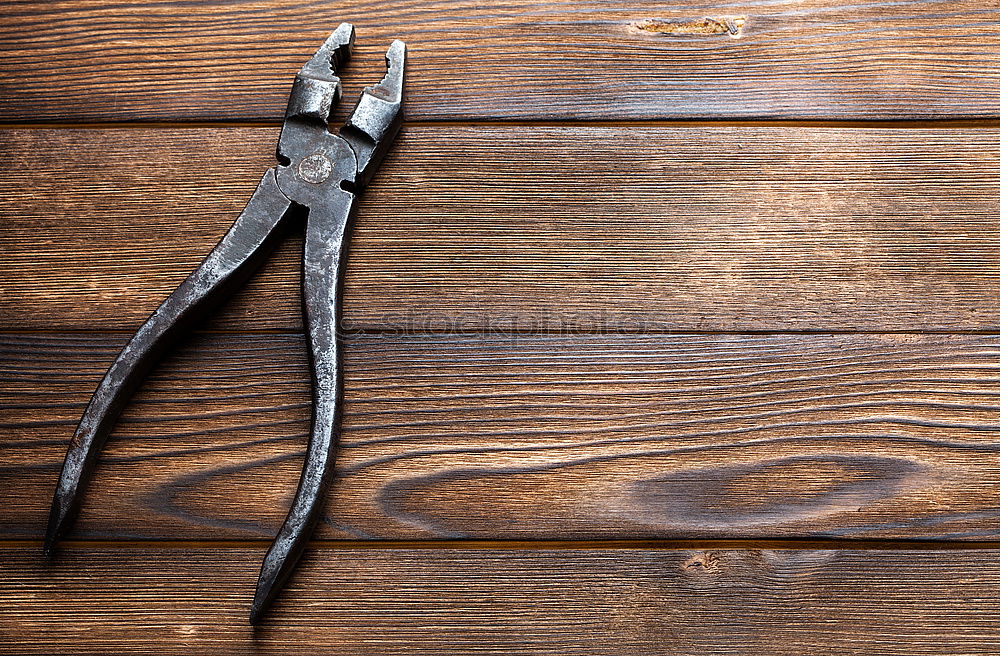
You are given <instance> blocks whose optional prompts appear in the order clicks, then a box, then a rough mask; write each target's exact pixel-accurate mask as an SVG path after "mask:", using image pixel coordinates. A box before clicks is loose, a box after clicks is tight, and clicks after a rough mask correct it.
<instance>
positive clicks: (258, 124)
mask: <svg viewBox="0 0 1000 656" xmlns="http://www.w3.org/2000/svg"><path fill="white" fill-rule="evenodd" d="M281 125H282V121H277V120H275V121H260V120H247V121H231V120H220V121H211V120H208V121H94V122H86V121H69V122H59V121H52V122H46V121H25V122H17V121H3V122H0V130H30V129H38V130H53V129H64V130H103V129H107V130H120V129H127V128H133V129H137V130H142V129H146V130H148V129H195V128H205V129H218V128H278V127H281ZM403 125H404V127H414V128H424V127H431V128H447V127H461V128H468V127H494V128H498V127H510V128H519V127H523V128H532V127H623V128H625V127H659V128H670V127H684V128H691V127H705V128H729V127H733V128H747V127H786V128H796V127H797V128H845V129H907V128H909V129H915V130H918V129H928V128H932V129H956V130H958V129H962V130H967V129H975V128H981V129H997V128H1000V119H961V118H940V119H892V120H888V119H873V120H856V119H855V120H852V119H767V118H762V119H650V120H641V119H636V120H586V119H576V120H573V119H570V120H564V119H553V120H532V121H528V120H524V121H521V120H510V119H507V120H504V119H498V120H488V119H480V120H469V121H451V120H448V121H434V120H418V121H404V124H403Z"/></svg>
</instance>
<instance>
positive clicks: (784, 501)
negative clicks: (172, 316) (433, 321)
mask: <svg viewBox="0 0 1000 656" xmlns="http://www.w3.org/2000/svg"><path fill="white" fill-rule="evenodd" d="M123 340H124V337H123V336H113V337H108V336H100V335H93V336H87V335H45V336H16V335H7V336H4V337H3V342H2V344H3V345H2V348H0V356H2V359H0V370H2V371H3V377H2V379H0V389H2V390H3V391H2V396H0V407H3V413H4V416H3V418H2V420H0V421H2V423H0V431H2V433H0V434H2V439H0V451H2V452H3V453H4V462H3V463H2V465H0V535H5V536H9V537H18V538H23V539H39V538H40V537H41V535H42V531H43V528H44V524H45V517H46V513H47V511H48V505H49V502H50V498H51V494H52V491H53V489H54V486H55V481H56V478H57V476H58V471H59V467H60V465H61V462H62V457H63V455H64V453H65V448H66V444H67V442H68V440H69V438H70V436H71V435H72V431H73V428H74V427H75V424H76V422H77V421H78V420H79V417H80V414H81V412H82V411H83V407H84V404H85V403H86V401H87V399H88V398H89V395H90V393H91V391H92V390H93V388H94V387H95V386H96V384H97V381H98V379H99V378H100V376H101V375H102V373H103V370H104V368H105V367H106V366H107V365H108V363H110V361H111V360H112V358H113V357H114V354H115V352H116V350H117V348H119V347H120V346H121V345H122V343H123ZM998 353H1000V338H998V337H996V336H941V335H933V336H924V337H908V336H875V335H852V336H818V335H804V336H803V335H784V336H758V337H754V336H731V335H714V336H673V337H670V336H662V335H661V336H655V335H647V336H634V335H617V336H612V335H604V336H564V337H525V336H519V337H514V338H504V337H499V336H492V337H486V336H397V337H393V336H361V337H354V338H352V339H350V340H349V341H348V343H347V347H346V349H345V358H346V381H345V399H346V403H345V420H344V433H343V440H342V445H341V449H340V451H339V454H340V455H339V458H338V473H339V476H338V479H337V480H336V481H335V483H334V485H333V489H332V491H331V493H330V495H329V498H328V502H327V514H326V518H325V520H324V522H323V524H322V525H321V527H320V528H319V530H318V532H317V537H320V538H325V539H330V538H337V539H343V538H361V539H368V538H375V539H385V538H389V539H428V538H430V539H441V538H448V539H453V538H476V539H539V540H552V539H567V538H573V539H594V538H598V539H622V538H648V537H658V538H674V539H682V538H691V537H702V538H758V539H759V538H768V537H783V538H794V537H812V538H816V537H826V538H837V537H843V538H866V539H873V538H874V539H889V538H920V539H963V540H987V539H991V540H992V539H996V538H997V536H998V530H1000V529H998V524H997V516H998V510H997V506H996V498H997V492H996V491H997V489H1000V466H998V463H1000V454H998V451H1000V443H998V441H997V435H998V434H1000V420H998V417H1000V404H998V394H1000V392H998V390H1000V380H998V377H997V373H996V371H997V365H996V358H997V354H998ZM305 358H306V356H305V344H304V341H303V339H302V338H301V337H300V336H297V335H258V336H233V335H210V336H206V335H202V336H198V337H196V338H194V339H192V340H189V341H188V342H186V343H185V344H184V345H182V347H181V348H180V350H179V351H178V352H177V353H176V354H175V355H174V356H172V357H171V358H170V359H169V360H168V361H167V362H165V363H164V365H163V367H162V368H161V369H159V370H157V371H156V372H154V374H153V375H152V377H151V379H150V381H149V382H148V384H147V385H146V386H145V387H144V388H143V390H142V391H141V392H140V393H139V395H138V397H137V399H136V401H135V403H134V404H133V405H132V406H131V407H130V408H129V409H128V410H127V411H126V413H125V415H124V417H123V418H122V421H121V422H120V424H119V427H118V429H117V431H116V433H115V434H114V436H113V437H112V439H111V440H110V441H109V443H108V445H107V447H106V449H105V451H104V455H105V458H104V459H103V460H102V464H101V465H100V467H99V469H98V472H97V475H96V477H95V479H94V481H93V482H92V484H91V486H90V488H89V491H88V494H87V496H86V497H85V503H84V507H83V512H82V516H81V518H80V521H79V522H78V524H77V526H76V528H75V530H74V531H73V533H72V536H73V537H75V538H84V539H130V538H145V539H171V538H173V539H178V538H180V539H201V540H233V539H254V540H265V539H269V538H270V537H271V536H273V535H274V533H275V532H276V530H277V527H278V525H279V523H280V522H281V520H282V518H283V516H284V513H285V512H286V510H287V507H288V504H289V502H290V498H291V495H292V493H293V491H294V489H295V484H296V481H297V478H298V474H299V470H300V468H301V462H302V460H301V458H302V454H303V451H304V448H305V440H306V433H307V431H308V428H309V382H308V380H309V379H308V373H307V369H306V361H305Z"/></svg>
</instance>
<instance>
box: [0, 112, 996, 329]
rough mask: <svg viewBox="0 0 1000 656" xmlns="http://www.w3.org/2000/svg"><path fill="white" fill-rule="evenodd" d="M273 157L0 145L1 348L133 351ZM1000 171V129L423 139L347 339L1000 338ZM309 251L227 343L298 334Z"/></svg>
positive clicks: (421, 133)
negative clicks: (123, 343)
mask: <svg viewBox="0 0 1000 656" xmlns="http://www.w3.org/2000/svg"><path fill="white" fill-rule="evenodd" d="M275 136H276V132H275V130H273V129H269V128H259V129H253V128H241V129H219V130H206V129H192V130H149V129H122V130H8V131H3V132H0V143H2V145H3V148H4V151H5V152H7V153H8V154H9V155H8V157H7V158H5V159H4V161H3V163H2V164H0V167H2V169H0V170H2V175H0V222H2V225H3V226H4V228H3V230H2V231H0V249H3V252H4V254H5V256H4V258H3V259H2V261H0V290H2V297H0V326H2V327H4V328H6V329H16V330H28V329H45V330H48V329H53V328H71V329H82V328H92V329H123V330H129V331H131V330H134V329H135V328H136V327H137V326H138V324H139V323H140V322H141V321H142V320H143V319H144V318H145V317H146V316H147V315H148V314H149V313H150V312H152V310H153V309H154V308H155V307H156V305H157V304H158V303H159V302H160V301H161V300H162V299H163V298H164V297H165V296H166V295H167V294H168V293H169V292H170V291H171V290H172V289H173V288H174V287H175V286H176V285H177V284H178V283H179V282H180V281H181V280H182V279H183V278H184V277H186V276H187V274H188V273H189V272H190V270H191V269H192V268H193V267H195V266H196V265H197V263H198V262H199V261H200V260H201V259H202V258H203V257H204V255H205V254H206V253H207V252H208V251H209V250H210V249H211V247H212V246H213V245H214V243H215V241H216V240H217V239H218V238H219V237H220V236H221V235H222V234H223V232H224V231H225V230H226V229H227V228H228V226H229V224H230V223H231V222H232V221H233V219H234V217H235V216H236V214H237V213H238V212H239V210H240V209H242V205H243V204H244V203H245V202H246V199H247V198H248V197H249V194H250V192H251V191H252V189H253V187H254V186H255V184H256V182H257V180H258V179H259V176H260V175H261V172H262V171H263V170H264V168H265V167H266V166H269V165H271V164H273V156H272V154H271V150H272V148H273V144H274V139H275ZM723 144H724V145H725V147H724V148H720V145H723ZM998 150H1000V130H992V129H989V130H972V129H944V130H941V129H892V130H888V129H880V130H859V129H806V128H791V127H783V128H740V129H730V128H708V127H692V128H676V127H649V126H647V127H627V128H604V127H558V128H553V127H549V128H543V127H531V128H514V127H509V126H506V127H505V126H501V127H418V128H410V129H407V130H406V131H405V134H404V135H403V137H402V138H401V140H400V143H399V145H398V148H397V149H396V150H395V151H394V153H393V154H392V156H391V157H390V158H389V160H388V162H387V163H386V166H385V168H384V170H383V172H382V173H381V174H380V176H379V177H378V179H377V180H376V182H375V184H374V185H373V188H372V189H371V190H370V193H369V194H368V196H366V198H365V199H364V200H363V202H362V203H361V207H360V210H359V213H358V217H357V227H356V230H355V235H354V239H353V242H352V250H351V255H350V258H349V265H348V272H347V280H346V289H345V295H346V296H345V305H344V307H345V315H346V319H345V320H346V324H347V326H348V327H349V328H366V329H367V328H374V329H377V330H390V329H400V330H409V331H426V330H447V331H456V330H458V331H462V330H475V331H490V330H511V329H515V330H521V331H538V330H548V331H552V330H577V331H593V330H604V331H607V330H611V331H629V332H635V331H663V330H685V331H688V330H694V331H700V330H722V331H778V330H838V331H849V330H870V331H881V330H996V329H997V327H998V326H1000V232H998V231H997V230H996V214H997V202H996V197H997V194H996V189H997V188H998V185H1000V175H998V172H997V167H996V162H995V157H994V156H993V153H996V152H997V151H998ZM298 249H299V247H298V244H297V243H296V242H295V241H294V240H293V241H291V242H289V243H288V244H286V246H285V248H283V249H282V250H281V251H280V252H279V253H278V254H277V255H276V256H275V258H274V260H273V262H271V263H270V264H269V266H267V267H266V268H265V271H264V272H263V273H262V274H261V275H260V276H259V277H258V278H257V279H256V281H255V282H254V283H253V284H251V286H250V288H249V290H248V291H247V292H246V293H244V294H241V295H239V296H238V297H237V299H236V301H235V302H234V304H233V305H232V306H231V307H230V309H229V311H228V312H224V313H222V315H221V316H220V317H219V318H218V319H217V320H216V323H214V324H213V325H214V326H215V327H222V328H239V329H245V328H252V329H270V328H279V329H296V328H297V327H299V326H300V310H299V307H298V306H299V299H298V287H299V266H300V264H299V256H298Z"/></svg>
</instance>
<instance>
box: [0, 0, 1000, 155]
mask: <svg viewBox="0 0 1000 656" xmlns="http://www.w3.org/2000/svg"><path fill="white" fill-rule="evenodd" d="M0 12H2V21H0V79H2V80H3V83H2V84H3V87H2V90H0V120H6V121H37V120H58V121H67V120H70V121H72V120H150V119H154V120H164V119H208V120H218V119H230V120H247V119H252V120H260V119H268V120H279V119H280V118H281V116H282V114H283V112H284V107H285V100H286V94H287V92H288V86H289V83H290V79H291V76H292V74H293V73H294V71H296V70H297V69H298V68H299V66H301V64H302V61H303V60H304V58H305V57H306V56H308V55H309V54H311V53H312V52H313V51H314V50H315V48H316V46H317V44H318V43H320V42H321V41H322V39H323V38H324V37H325V36H326V35H327V34H328V33H329V32H330V31H331V30H332V29H333V28H334V27H336V26H337V24H339V23H340V22H341V21H343V20H349V21H352V22H354V23H355V25H356V26H357V28H358V33H359V39H358V50H357V55H356V58H355V62H356V63H355V64H353V65H352V66H351V67H350V68H349V69H348V74H347V76H346V78H345V80H346V81H347V83H348V93H347V94H346V95H345V98H347V99H349V100H348V101H347V102H350V101H351V100H353V98H354V94H355V92H356V91H357V90H359V89H360V88H361V85H363V84H371V83H372V82H373V81H375V80H377V79H378V77H379V76H380V75H381V73H380V71H379V66H381V55H382V52H383V51H384V49H385V47H386V45H388V43H389V41H390V40H391V39H393V38H402V39H405V40H406V41H407V42H408V44H409V46H410V52H411V60H410V63H408V78H409V80H408V89H407V92H408V99H407V103H406V111H407V113H408V115H409V116H410V118H411V119H424V120H428V119H430V120H436V119H463V120H468V119H555V118H561V119H567V118H587V119H620V118H643V119H649V118H667V117H684V118H690V117H706V118H715V119H717V118H723V117H730V118H731V117H772V118H775V117H776V118H796V117H800V118H801V117H806V118H831V117H841V118H843V117H847V118H859V119H870V118H915V117H916V118H921V117H942V116H943V117H948V118H954V117H990V118H996V117H997V116H998V107H1000V38H998V37H1000V23H998V21H997V20H996V18H997V9H996V7H995V6H994V5H993V4H992V3H990V2H986V3H983V2H979V1H976V0H932V1H923V2H920V1H918V2H905V3H901V2H890V1H887V0H879V1H875V2H868V3H864V4H858V3H848V2H843V1H842V0H810V1H808V2H795V3H774V2H768V1H766V0H750V1H745V2H735V3H732V2H727V3H720V4H709V5H706V4H705V3H702V2H696V1H694V0H680V1H678V2H671V3H663V2H656V1H654V0H634V1H632V2H629V3H627V5H622V4H618V3H605V2H575V3H549V4H545V5H539V4H537V3H529V2H524V1H523V0H519V1H515V2H508V3H490V4H483V3H479V2H453V1H430V0H421V1H419V2H407V3H401V4H400V3H396V4H394V5H390V4H386V3H381V4H379V5H378V6H377V10H376V9H374V8H373V6H372V4H371V3H369V2H362V1H360V0H350V1H348V2H338V3H335V4H331V3H327V2H306V3H296V4H288V3H279V2H273V1H272V2H228V1H227V2H221V1H216V2H204V3H178V2H174V1H163V2H161V1H153V0H147V1H144V2H129V3H106V4H101V3H86V4H85V3H81V2H40V1H38V0H35V1H33V2H16V1H11V2H7V3H5V6H4V8H3V9H2V10H0ZM722 150H723V151H725V150H726V148H722Z"/></svg>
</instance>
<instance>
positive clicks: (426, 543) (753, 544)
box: [0, 538, 1000, 553]
mask: <svg viewBox="0 0 1000 656" xmlns="http://www.w3.org/2000/svg"><path fill="white" fill-rule="evenodd" d="M270 546H271V541H270V540H266V539H262V540H73V539H64V540H61V541H60V543H59V549H60V550H71V549H72V550H80V549H248V548H249V549H260V550H266V549H268V548H269V547H270ZM308 548H310V549H329V550H341V551H344V550H373V551H378V550H423V551H449V550H474V551H494V550H496V551H500V550H532V551H580V550H592V551H601V550H603V551H616V550H617V551H620V550H642V549H646V550H658V551H692V550H694V551H699V550H701V551H705V550H709V551H710V550H765V551H782V550H802V549H804V550H819V551H827V550H851V551H977V550H990V549H998V548H1000V540H993V541H990V540H977V541H962V540H870V539H861V540H850V539H814V538H803V539H799V538H774V539H721V538H720V539H692V540H684V539H677V540H655V539H623V540H609V539H603V540H558V539H553V540H460V539H452V540H311V541H310V542H309V543H308ZM0 549H37V550H38V551H39V553H41V549H42V541H41V540H0Z"/></svg>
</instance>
